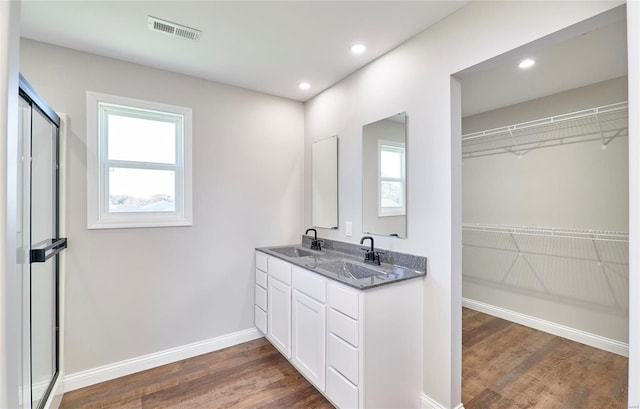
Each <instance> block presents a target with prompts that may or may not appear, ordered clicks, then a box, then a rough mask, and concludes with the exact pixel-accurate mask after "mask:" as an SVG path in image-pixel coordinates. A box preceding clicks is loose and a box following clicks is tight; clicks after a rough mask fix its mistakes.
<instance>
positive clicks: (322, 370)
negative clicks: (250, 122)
mask: <svg viewBox="0 0 640 409" xmlns="http://www.w3.org/2000/svg"><path fill="white" fill-rule="evenodd" d="M256 254H259V252H257V253H256ZM264 256H265V257H266V258H267V263H266V264H267V270H268V271H267V276H268V277H267V281H268V282H267V289H268V297H267V298H268V299H267V305H268V309H267V316H268V324H267V325H268V331H267V339H268V340H269V341H271V343H272V344H273V345H274V346H275V347H276V348H277V349H278V350H280V352H282V354H283V355H285V356H286V357H287V358H288V359H289V360H290V361H291V363H292V364H293V365H294V366H295V367H296V369H298V371H300V373H302V374H303V375H304V376H305V377H306V378H307V379H308V380H309V381H310V382H311V383H313V384H314V386H315V387H316V388H317V389H318V390H319V391H320V392H322V393H323V394H324V395H325V396H326V397H327V398H328V399H329V400H330V401H331V402H332V403H333V404H334V405H335V406H336V407H338V408H340V409H343V408H373V407H375V408H419V407H420V396H421V393H422V352H421V348H422V318H421V317H422V285H423V280H422V279H419V278H418V279H412V280H406V281H400V282H396V283H391V284H387V285H384V286H380V287H375V288H371V289H367V290H363V291H361V290H357V289H355V288H353V287H349V286H347V285H345V284H342V283H340V282H337V281H334V280H331V279H329V278H326V277H324V276H322V275H320V274H317V273H314V272H311V271H308V270H306V269H303V268H300V267H298V266H294V265H292V264H290V263H287V262H285V261H283V260H281V259H278V258H275V257H271V256H268V255H264ZM256 257H258V256H257V255H256ZM272 268H273V272H272ZM256 286H258V284H256ZM256 311H258V310H256ZM257 322H258V319H257V318H256V324H257Z"/></svg>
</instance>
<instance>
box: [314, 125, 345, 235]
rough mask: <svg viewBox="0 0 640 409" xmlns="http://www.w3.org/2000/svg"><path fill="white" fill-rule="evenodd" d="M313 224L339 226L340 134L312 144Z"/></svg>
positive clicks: (326, 227)
mask: <svg viewBox="0 0 640 409" xmlns="http://www.w3.org/2000/svg"><path fill="white" fill-rule="evenodd" d="M311 215H312V216H311V218H312V220H311V224H312V225H313V226H314V227H322V228H325V229H337V228H338V136H337V135H336V136H332V137H330V138H326V139H322V140H320V141H316V142H314V143H313V145H312V146H311Z"/></svg>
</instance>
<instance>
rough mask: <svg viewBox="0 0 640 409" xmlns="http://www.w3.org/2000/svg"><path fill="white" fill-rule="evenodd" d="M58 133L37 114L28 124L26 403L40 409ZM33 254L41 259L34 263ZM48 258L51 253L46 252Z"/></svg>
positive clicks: (49, 335)
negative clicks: (28, 368)
mask: <svg viewBox="0 0 640 409" xmlns="http://www.w3.org/2000/svg"><path fill="white" fill-rule="evenodd" d="M57 140H58V127H57V126H55V124H53V123H52V122H51V121H50V120H49V119H48V118H47V117H46V116H45V115H44V114H42V113H41V112H40V111H39V110H38V109H37V108H33V111H32V120H31V189H30V190H31V297H30V298H31V399H32V407H33V408H38V407H40V406H41V405H42V404H44V402H43V400H46V398H47V396H48V390H49V389H50V386H52V385H53V381H54V380H55V376H56V375H57V372H58V354H57V351H58V325H57V323H58V316H57V315H58V308H57V306H58V300H57V298H58V294H57V289H58V285H57V281H58V265H57V264H58V257H57V256H55V255H54V256H52V257H48V258H47V255H46V251H44V249H47V248H51V246H52V245H53V244H54V242H55V238H57V237H58V220H57V215H58V209H57V202H58V197H57V192H58V178H57V168H58V165H57V162H58V160H57V158H58V148H57ZM38 251H39V252H40V253H41V254H42V255H43V256H42V257H38ZM49 254H51V252H49Z"/></svg>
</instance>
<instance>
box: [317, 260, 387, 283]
mask: <svg viewBox="0 0 640 409" xmlns="http://www.w3.org/2000/svg"><path fill="white" fill-rule="evenodd" d="M318 268H321V269H323V270H327V271H330V272H332V273H334V274H338V275H342V276H347V277H350V278H354V279H356V280H360V279H362V278H369V277H380V276H384V275H385V274H384V273H383V272H380V271H377V270H373V269H370V268H367V267H363V266H361V265H358V264H353V263H350V262H348V261H343V260H336V261H331V262H328V263H322V264H319V265H318Z"/></svg>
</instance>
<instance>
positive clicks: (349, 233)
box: [345, 222, 353, 237]
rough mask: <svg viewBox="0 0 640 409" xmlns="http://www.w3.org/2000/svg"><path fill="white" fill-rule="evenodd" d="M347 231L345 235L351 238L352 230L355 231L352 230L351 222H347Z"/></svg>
mask: <svg viewBox="0 0 640 409" xmlns="http://www.w3.org/2000/svg"><path fill="white" fill-rule="evenodd" d="M345 230H346V233H345V234H346V235H347V237H351V236H353V232H352V230H353V229H352V227H351V222H347V223H346V228H345Z"/></svg>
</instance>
